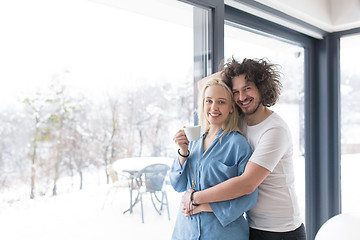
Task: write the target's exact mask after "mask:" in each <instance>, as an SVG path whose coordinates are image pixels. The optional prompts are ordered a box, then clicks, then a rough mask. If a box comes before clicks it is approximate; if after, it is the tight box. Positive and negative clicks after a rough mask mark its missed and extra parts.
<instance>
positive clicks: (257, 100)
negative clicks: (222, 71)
mask: <svg viewBox="0 0 360 240" xmlns="http://www.w3.org/2000/svg"><path fill="white" fill-rule="evenodd" d="M232 85H233V86H232V91H233V94H234V100H235V102H236V104H237V105H238V106H239V107H240V108H241V110H242V111H243V113H244V114H245V116H246V115H251V114H254V113H255V112H256V111H257V110H258V109H259V106H260V105H261V96H260V92H259V89H258V88H257V87H256V85H255V83H254V82H251V81H246V79H245V74H242V75H239V76H236V77H234V78H233V79H232Z"/></svg>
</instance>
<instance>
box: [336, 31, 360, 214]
mask: <svg viewBox="0 0 360 240" xmlns="http://www.w3.org/2000/svg"><path fill="white" fill-rule="evenodd" d="M359 42H360V35H359V34H358V35H352V36H347V37H343V38H341V40H340V72H341V74H340V75H341V80H340V81H341V84H340V91H341V191H342V212H344V213H346V212H347V213H354V212H355V211H357V212H359V211H360V206H359V201H358V199H359V198H360V190H359V188H358V187H356V185H354V183H356V182H358V171H357V169H358V167H360V138H359V133H360V106H359V102H360V69H359V66H358V65H359V64H358V57H359V54H360V46H359Z"/></svg>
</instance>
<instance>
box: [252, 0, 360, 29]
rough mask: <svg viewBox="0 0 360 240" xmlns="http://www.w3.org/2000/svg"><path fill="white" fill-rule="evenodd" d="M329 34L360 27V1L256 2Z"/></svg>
mask: <svg viewBox="0 0 360 240" xmlns="http://www.w3.org/2000/svg"><path fill="white" fill-rule="evenodd" d="M256 1H257V2H259V3H261V4H264V5H266V6H269V7H272V8H275V9H277V10H279V11H281V12H284V13H286V14H288V15H290V16H293V17H295V18H298V19H300V20H302V21H304V22H307V23H310V24H312V25H314V26H316V27H318V28H320V29H323V30H325V31H327V32H337V31H343V30H349V29H352V28H357V27H360V1H359V0H296V1H295V0H292V1H288V0H256Z"/></svg>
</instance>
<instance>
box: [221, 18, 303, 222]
mask: <svg viewBox="0 0 360 240" xmlns="http://www.w3.org/2000/svg"><path fill="white" fill-rule="evenodd" d="M231 57H234V58H235V59H237V60H239V61H242V60H243V59H244V58H250V59H252V58H257V59H261V58H266V59H268V60H269V61H270V62H272V63H275V64H279V66H280V69H279V70H280V71H281V73H282V74H283V75H282V79H281V80H282V85H283V89H282V92H281V95H280V100H279V102H278V103H276V104H275V106H273V107H271V109H272V110H274V111H275V112H277V113H278V114H279V115H280V116H281V117H282V118H283V119H284V120H285V122H287V124H288V126H289V128H290V131H291V134H292V138H293V147H294V170H295V187H296V192H297V195H298V200H299V205H300V210H301V215H302V219H303V221H305V158H304V49H303V48H302V47H299V46H295V45H293V44H289V43H285V42H283V41H279V40H277V39H274V38H271V37H266V36H264V35H260V34H256V33H253V32H250V31H246V30H243V29H241V28H238V27H237V26H236V25H225V60H227V59H229V58H231Z"/></svg>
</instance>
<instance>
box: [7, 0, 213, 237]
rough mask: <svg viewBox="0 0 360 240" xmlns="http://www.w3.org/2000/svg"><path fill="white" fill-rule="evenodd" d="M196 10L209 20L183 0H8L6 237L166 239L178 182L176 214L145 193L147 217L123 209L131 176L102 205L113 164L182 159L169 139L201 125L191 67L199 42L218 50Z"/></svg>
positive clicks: (205, 54)
mask: <svg viewBox="0 0 360 240" xmlns="http://www.w3.org/2000/svg"><path fill="white" fill-rule="evenodd" d="M194 12H196V14H198V15H199V14H201V19H202V21H207V20H208V19H209V16H208V11H207V10H205V9H200V8H197V7H194V6H191V5H188V4H185V3H183V2H180V1H175V0H173V1H161V0H136V1H135V0H134V1H133V0H131V1H102V0H94V1H87V0H51V1H48V0H34V1H26V0H15V1H1V3H0V32H1V35H2V37H1V38H0V53H1V54H0V79H1V83H2V86H1V88H0V99H1V101H0V110H1V111H0V136H1V139H0V146H1V149H2V151H1V153H0V212H1V214H0V224H1V225H2V226H7V227H5V228H4V229H3V230H2V233H1V238H4V239H25V238H26V239H85V238H86V239H105V238H108V239H110V238H114V237H115V238H119V239H145V238H150V239H153V238H154V237H155V238H156V239H169V238H170V235H171V233H172V229H173V227H172V226H173V223H174V221H175V219H176V214H177V210H178V208H179V205H178V202H179V200H180V197H179V195H178V194H176V193H175V192H174V191H173V190H172V188H171V186H167V189H168V198H169V205H170V207H171V211H170V217H171V221H168V219H167V216H166V215H167V214H166V213H164V214H163V215H162V216H159V215H158V214H157V213H156V212H155V211H154V209H153V208H152V206H151V202H148V200H146V201H144V203H145V202H148V203H150V204H149V205H146V206H144V214H145V224H141V214H140V211H141V210H140V206H139V205H137V206H136V207H135V208H134V212H133V213H132V214H129V213H126V214H123V211H124V210H125V209H126V208H128V207H129V191H128V189H127V188H126V186H127V185H126V186H124V188H121V189H119V190H118V192H117V194H115V193H113V194H112V195H111V196H109V197H110V198H111V201H110V200H109V201H108V203H107V204H106V205H105V207H104V209H102V204H103V202H104V199H105V196H106V191H107V187H108V186H109V185H108V184H107V182H109V183H110V178H108V177H107V176H106V174H105V172H106V171H105V169H106V166H107V165H109V164H113V163H114V162H115V161H116V160H121V159H123V158H133V157H164V158H165V157H166V158H169V159H170V160H171V159H172V158H173V157H174V156H176V150H177V149H176V148H175V145H174V144H173V142H172V137H173V135H174V134H175V132H176V131H177V130H178V129H179V128H181V127H182V126H184V125H187V124H193V121H194V117H193V115H194V99H196V96H195V95H196V91H195V90H194V81H195V75H197V74H196V73H198V72H206V71H207V69H198V67H199V66H198V65H194V59H195V56H194V48H195V47H194V42H196V44H197V46H196V49H197V53H196V54H197V55H200V56H203V57H204V59H210V58H209V54H210V53H209V52H206V51H205V52H201V53H200V52H199V49H205V50H206V49H207V48H206V47H201V46H199V45H201V44H204V46H209V43H208V42H204V41H208V40H209V39H208V38H206V37H205V36H202V38H201V39H203V40H204V41H202V42H201V41H198V40H196V39H194V38H195V36H194V27H193V26H194V25H196V24H194ZM196 14H195V16H196ZM206 26H209V25H208V24H207V25H206ZM202 28H203V29H204V28H205V26H202ZM204 32H206V33H208V32H210V31H209V30H204ZM202 66H203V65H200V68H201V67H202ZM135 164H136V162H135V160H134V165H135ZM79 189H82V190H81V191H80V190H79ZM30 198H31V199H30ZM165 211H166V210H165ZM135 225H136V227H135ZM68 234H71V236H70V235H68ZM4 236H5V237H4ZM8 236H11V237H12V238H8Z"/></svg>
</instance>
